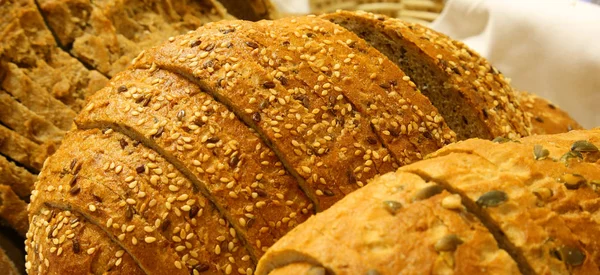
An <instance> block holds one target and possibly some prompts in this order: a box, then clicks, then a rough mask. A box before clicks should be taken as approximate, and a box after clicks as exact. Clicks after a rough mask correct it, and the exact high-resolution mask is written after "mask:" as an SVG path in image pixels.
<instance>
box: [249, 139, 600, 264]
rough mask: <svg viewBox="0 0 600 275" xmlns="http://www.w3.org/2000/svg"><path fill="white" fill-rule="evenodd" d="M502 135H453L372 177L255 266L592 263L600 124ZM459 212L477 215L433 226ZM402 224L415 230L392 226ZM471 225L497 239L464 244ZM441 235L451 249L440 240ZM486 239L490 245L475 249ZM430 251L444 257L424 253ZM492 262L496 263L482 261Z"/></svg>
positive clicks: (595, 249)
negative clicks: (422, 156)
mask: <svg viewBox="0 0 600 275" xmlns="http://www.w3.org/2000/svg"><path fill="white" fill-rule="evenodd" d="M501 141H503V142H504V143H502V144H494V143H492V142H490V141H485V140H480V139H473V140H468V141H463V142H459V143H457V144H453V145H450V146H447V147H445V148H443V149H441V150H439V151H438V152H436V153H434V154H432V155H431V156H430V157H429V158H428V159H427V160H424V161H421V162H417V163H415V164H411V165H408V166H405V167H402V168H400V169H399V170H398V172H396V173H394V174H392V173H390V174H386V175H384V176H381V177H378V178H377V179H375V180H373V182H372V183H370V184H369V185H367V186H366V187H365V188H363V189H361V190H359V191H357V192H355V193H354V194H351V195H349V196H347V197H346V198H345V199H343V200H342V201H340V202H339V203H338V204H336V205H335V206H333V207H332V208H331V209H329V210H327V211H325V212H323V213H320V214H317V215H316V216H314V217H312V218H310V219H309V220H308V221H307V222H306V223H304V224H302V225H300V226H298V227H297V228H295V229H294V230H292V231H291V232H290V233H289V234H288V235H286V236H285V237H284V238H282V239H281V240H280V241H278V242H277V243H276V244H275V245H274V246H272V247H271V249H269V250H268V251H267V253H266V254H265V256H264V257H263V258H262V259H261V261H260V262H259V265H258V268H257V272H256V274H268V273H269V272H270V271H271V270H274V269H275V268H281V267H284V266H286V265H287V264H290V263H296V262H300V263H307V264H310V265H313V266H321V267H323V268H325V269H327V270H328V271H329V272H333V273H335V274H365V273H366V274H369V273H368V272H375V273H374V274H388V273H389V274H397V273H398V272H401V273H406V274H422V273H434V274H442V273H443V274H453V273H456V274H468V272H471V273H475V274H477V273H481V272H484V271H483V270H487V271H486V272H491V273H494V274H515V273H522V274H596V273H598V270H599V269H598V266H599V257H598V255H599V252H600V247H599V246H598V245H597V242H595V241H594V239H595V237H594V236H596V237H597V236H599V235H600V231H599V228H600V226H599V224H598V221H597V220H596V219H595V218H594V215H595V213H596V212H597V211H598V197H599V196H598V193H597V190H598V186H599V185H598V184H600V181H599V179H600V152H599V151H598V148H597V145H598V144H600V129H594V130H589V131H572V132H569V133H566V134H560V135H546V136H534V137H528V138H523V139H521V140H519V141H514V142H513V141H509V140H499V142H501ZM436 184H437V185H436ZM431 186H437V187H435V188H434V187H431ZM450 194H451V195H450ZM405 198H408V199H409V200H408V201H406V199H405ZM425 203H429V204H430V206H429V208H430V210H429V211H431V213H432V214H435V216H436V217H437V218H436V219H435V220H436V221H437V222H427V221H428V219H427V217H428V216H427V215H426V214H425V213H427V211H423V210H418V208H419V207H421V205H423V204H425ZM359 205H360V206H359ZM356 209H361V211H360V212H357V211H356ZM446 213H447V214H446ZM460 215H466V216H470V217H473V218H467V219H462V218H458V220H459V221H462V222H467V221H470V222H471V223H473V224H474V225H471V226H468V227H467V228H470V230H468V229H461V230H458V231H453V230H452V229H451V226H457V224H456V223H448V222H443V223H442V225H445V226H447V227H448V229H446V230H437V227H438V226H439V224H440V221H446V219H447V218H446V217H453V216H460ZM399 226H406V228H410V229H411V230H414V231H415V232H418V233H416V234H418V236H415V237H410V235H409V236H407V234H412V233H411V231H410V230H395V229H391V228H394V227H399ZM475 228H482V230H481V231H482V232H483V233H482V234H483V235H484V236H487V237H488V238H489V239H491V243H492V244H493V246H489V245H488V246H485V245H482V244H481V243H477V244H476V245H474V244H470V243H469V242H468V241H467V240H470V241H473V240H481V239H477V238H471V237H468V236H467V235H465V234H467V233H469V232H474V231H473V230H475ZM390 229H391V230H390ZM448 231H449V232H448ZM378 232H381V233H378ZM398 232H402V233H398ZM430 232H431V233H430ZM434 233H435V234H434ZM449 233H454V234H455V235H454V236H451V237H448V236H450V235H448V234H449ZM494 239H495V240H494ZM405 242H406V243H405ZM496 242H497V245H496ZM398 243H400V244H402V245H397V244H398ZM446 245H448V247H449V248H451V249H448V250H445V249H441V248H442V247H445V246H446ZM331 247H335V249H331ZM485 247H491V248H494V249H495V250H492V251H495V254H490V253H489V252H482V251H477V250H478V249H484V248H485ZM461 249H475V250H474V251H475V253H469V254H467V255H470V256H469V257H468V258H466V259H467V260H466V265H467V266H468V267H469V268H481V269H480V270H479V271H477V270H476V269H475V270H474V269H471V270H460V269H459V268H460V266H461V258H460V255H461V254H460V253H459V252H460V251H461ZM436 250H437V251H436ZM339 251H343V253H340V252H339ZM430 254H431V255H433V256H435V255H438V256H437V257H439V258H438V259H440V258H441V260H440V261H438V260H432V259H428V258H427V257H428V255H430ZM352 255H357V256H356V257H352ZM386 255H393V257H391V256H390V258H386ZM492 255H505V256H506V257H505V259H506V261H504V262H500V261H498V260H499V259H504V258H500V257H492ZM433 256H432V257H433ZM447 256H450V258H449V259H448V258H446V257H447ZM473 256H478V257H481V258H476V257H473ZM482 256H484V257H482ZM486 259H487V260H486ZM489 259H494V261H488V260H489ZM404 262H407V263H408V264H407V263H404ZM450 263H452V264H454V265H453V266H452V265H449V264H450ZM491 263H494V265H493V268H496V269H492V270H495V271H493V272H492V271H489V270H490V269H489V268H490V267H487V266H486V265H489V264H491ZM437 264H442V266H441V267H437V266H436V265H437ZM413 267H414V268H415V269H412V268H413ZM370 268H372V269H374V270H375V271H370V270H369V269H370ZM428 268H430V269H428ZM436 268H445V269H436ZM502 268H504V269H502ZM509 268H512V269H509ZM517 268H518V269H517Z"/></svg>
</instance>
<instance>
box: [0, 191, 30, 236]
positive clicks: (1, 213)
mask: <svg viewBox="0 0 600 275" xmlns="http://www.w3.org/2000/svg"><path fill="white" fill-rule="evenodd" d="M0 218H1V219H3V220H4V221H5V222H6V223H8V224H9V225H10V226H11V227H12V228H14V229H15V230H16V231H17V232H18V233H19V234H20V235H21V236H25V233H27V228H28V227H29V223H28V221H27V203H25V202H24V201H23V200H21V199H20V198H19V197H18V196H17V195H16V194H15V192H13V191H12V189H11V188H10V186H6V185H0Z"/></svg>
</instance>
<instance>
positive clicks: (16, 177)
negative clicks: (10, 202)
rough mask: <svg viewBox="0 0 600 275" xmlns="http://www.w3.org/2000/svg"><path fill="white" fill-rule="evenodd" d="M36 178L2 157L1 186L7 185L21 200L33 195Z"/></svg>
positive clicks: (0, 163) (0, 157)
mask: <svg viewBox="0 0 600 275" xmlns="http://www.w3.org/2000/svg"><path fill="white" fill-rule="evenodd" d="M35 181H36V176H35V175H33V174H31V172H29V171H27V170H25V169H24V168H22V167H19V166H17V165H15V163H13V162H12V161H9V160H7V159H6V158H5V157H4V156H2V155H0V184H2V185H7V186H10V187H11V188H12V190H13V191H14V192H15V193H16V194H17V195H18V196H19V197H21V198H26V197H28V196H29V195H30V194H31V190H32V189H33V183H34V182H35Z"/></svg>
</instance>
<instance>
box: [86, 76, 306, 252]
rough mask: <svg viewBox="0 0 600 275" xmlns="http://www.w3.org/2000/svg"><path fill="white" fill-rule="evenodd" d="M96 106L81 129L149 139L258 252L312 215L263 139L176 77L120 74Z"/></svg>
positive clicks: (95, 97)
mask: <svg viewBox="0 0 600 275" xmlns="http://www.w3.org/2000/svg"><path fill="white" fill-rule="evenodd" d="M115 99H118V100H115ZM92 103H93V104H94V106H95V107H93V108H92V109H90V110H87V108H86V110H85V111H84V112H82V113H81V116H80V117H79V118H78V119H77V124H78V126H79V127H80V128H89V127H97V128H104V127H114V128H115V129H116V130H118V131H124V132H126V133H127V134H128V135H131V136H133V137H135V138H136V139H137V140H139V141H141V142H142V143H145V144H152V145H150V146H151V148H157V149H156V150H157V152H158V153H160V154H161V155H164V156H166V158H167V159H168V160H169V161H171V162H172V163H174V164H175V165H176V166H177V167H178V168H180V169H184V170H186V171H187V172H186V173H187V174H186V175H188V176H190V177H191V178H192V181H193V182H194V183H195V184H197V185H198V187H199V188H200V190H201V191H203V193H205V194H209V195H208V197H209V198H210V199H211V200H212V201H213V202H214V203H215V204H216V205H217V206H218V207H220V208H221V209H222V211H225V212H226V213H227V214H226V216H227V217H228V220H229V221H231V222H232V223H233V224H234V225H235V227H236V230H239V232H238V233H240V235H241V236H246V235H247V237H242V238H243V239H248V240H251V246H252V247H253V251H256V252H253V253H252V254H253V255H260V254H262V251H264V250H266V249H267V248H268V247H269V246H270V245H272V244H273V243H274V241H275V240H276V239H278V238H279V237H281V236H283V235H284V234H285V233H286V232H288V231H289V230H290V229H291V228H293V227H294V226H295V225H296V224H299V223H301V222H303V221H304V220H305V219H306V218H307V217H308V216H309V215H310V214H311V213H312V212H313V211H312V208H313V205H312V203H311V202H310V201H309V200H308V198H306V196H305V195H304V193H303V192H302V191H301V190H300V189H299V188H298V186H297V184H296V182H295V181H294V179H293V178H292V177H290V176H289V175H288V174H287V173H286V172H285V170H284V168H283V167H282V165H281V163H280V162H279V160H278V159H277V158H276V157H275V156H274V154H273V152H271V150H269V148H268V147H267V146H266V145H265V144H264V143H263V142H262V141H261V139H260V138H259V137H258V136H256V135H255V133H253V132H252V131H250V129H248V128H247V127H246V126H245V125H244V124H243V123H242V122H240V121H239V120H237V118H236V117H235V115H234V114H233V113H231V112H230V111H229V110H227V108H226V107H225V106H223V105H222V104H219V103H218V102H216V101H214V100H213V99H212V97H210V96H209V95H208V94H205V93H203V92H201V91H200V89H199V88H198V87H197V86H195V85H194V84H192V83H190V82H189V81H187V80H186V79H184V78H182V77H180V76H178V75H176V74H173V73H169V72H167V71H163V70H134V71H127V72H123V73H121V74H119V75H117V76H116V77H115V79H114V80H113V82H112V85H111V86H109V87H107V88H106V89H103V90H101V91H99V92H98V94H97V95H95V96H94V97H93V99H92ZM107 114H118V115H110V116H109V115H107ZM159 129H160V130H159ZM158 131H160V133H159V132H158Z"/></svg>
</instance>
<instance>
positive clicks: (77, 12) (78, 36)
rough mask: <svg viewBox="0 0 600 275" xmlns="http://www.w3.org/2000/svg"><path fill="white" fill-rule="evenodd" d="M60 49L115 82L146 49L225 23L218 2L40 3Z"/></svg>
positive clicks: (117, 0)
mask: <svg viewBox="0 0 600 275" xmlns="http://www.w3.org/2000/svg"><path fill="white" fill-rule="evenodd" d="M39 5H40V9H41V12H42V13H43V15H44V17H45V18H46V20H47V22H48V24H49V28H50V29H51V30H52V31H53V32H54V33H55V34H56V36H57V38H58V40H59V41H60V44H62V45H63V46H66V47H68V48H71V53H73V55H74V56H76V57H77V58H79V59H80V60H82V61H83V62H84V63H86V64H89V65H90V66H92V67H93V68H95V69H97V70H98V71H100V72H102V73H104V74H106V75H109V76H113V75H115V74H116V73H118V72H120V71H122V70H123V69H125V68H126V67H127V66H128V65H129V62H130V61H131V60H132V59H133V58H134V57H135V56H136V55H137V54H138V53H139V52H140V51H142V50H143V49H146V48H149V47H152V46H155V45H157V44H158V43H160V42H162V41H163V40H164V39H166V38H168V37H170V36H175V35H179V34H183V33H186V32H187V31H190V30H194V29H196V28H198V27H199V26H201V25H202V24H205V23H207V22H211V21H216V20H220V19H223V18H224V17H226V14H225V13H224V11H223V10H221V8H220V5H215V3H214V2H213V1H208V0H204V1H173V2H164V1H150V2H147V1H140V0H114V1H99V2H98V1H96V2H88V1H76V0H66V1H65V0H43V1H39Z"/></svg>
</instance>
